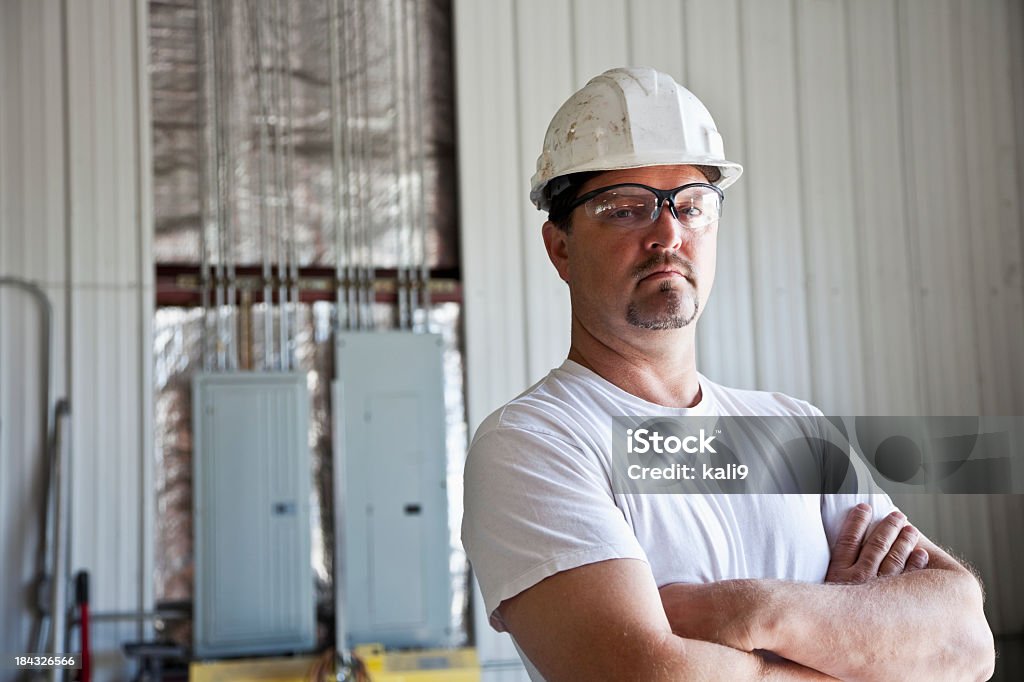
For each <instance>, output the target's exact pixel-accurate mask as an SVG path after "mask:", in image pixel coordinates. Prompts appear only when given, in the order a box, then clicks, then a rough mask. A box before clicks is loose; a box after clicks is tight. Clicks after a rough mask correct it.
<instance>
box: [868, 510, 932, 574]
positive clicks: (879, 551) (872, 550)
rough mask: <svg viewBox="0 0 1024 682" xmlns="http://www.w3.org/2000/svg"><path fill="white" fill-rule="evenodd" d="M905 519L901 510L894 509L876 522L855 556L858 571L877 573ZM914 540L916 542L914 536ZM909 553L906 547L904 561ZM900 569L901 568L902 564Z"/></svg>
mask: <svg viewBox="0 0 1024 682" xmlns="http://www.w3.org/2000/svg"><path fill="white" fill-rule="evenodd" d="M906 521H907V517H906V516H904V515H903V512H898V511H894V512H892V513H891V514H889V515H888V516H886V517H885V518H884V519H882V520H881V521H879V522H878V525H877V526H875V529H874V530H873V531H871V534H870V535H868V537H867V539H866V540H864V545H863V546H862V547H861V550H860V556H859V557H858V558H857V569H858V570H859V571H860V572H862V573H864V574H866V575H869V576H876V575H878V573H879V569H880V568H881V566H882V561H883V560H884V559H885V557H886V556H887V555H888V554H889V550H890V549H891V548H892V546H893V543H894V542H896V539H897V538H898V537H899V535H900V533H901V531H902V530H903V527H904V526H905V525H906ZM914 542H915V543H916V542H917V540H916V538H915V540H914ZM911 548H913V545H911ZM909 554H910V550H909V549H908V550H907V553H906V555H904V561H905V560H906V557H907V556H908V555H909ZM901 564H902V562H901ZM900 569H901V570H902V565H901V566H900ZM897 572H898V571H897Z"/></svg>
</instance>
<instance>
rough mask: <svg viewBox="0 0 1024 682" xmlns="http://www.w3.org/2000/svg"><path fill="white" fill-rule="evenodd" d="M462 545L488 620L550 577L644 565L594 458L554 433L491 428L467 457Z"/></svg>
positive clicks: (497, 621) (495, 623) (494, 621)
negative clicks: (619, 563) (601, 564)
mask: <svg viewBox="0 0 1024 682" xmlns="http://www.w3.org/2000/svg"><path fill="white" fill-rule="evenodd" d="M464 494H465V499H464V512H463V520H462V542H463V545H464V546H465V548H466V553H467V555H468V556H469V560H470V563H471V564H472V566H473V571H474V573H475V574H476V577H477V580H478V581H479V583H480V589H481V592H482V593H483V596H484V606H485V608H486V610H487V613H488V615H489V616H490V623H491V625H492V627H494V628H495V629H496V630H498V631H503V630H504V629H505V628H504V625H503V623H502V622H501V617H500V614H498V613H497V611H496V609H497V608H498V605H499V604H501V602H502V601H503V600H505V599H509V598H510V597H514V596H515V595H517V594H519V593H520V592H522V591H524V590H526V589H528V588H530V587H532V586H533V585H536V584H537V583H539V582H540V581H541V580H543V579H544V578H547V577H549V576H551V575H554V574H555V573H559V572H561V571H565V570H568V569H571V568H576V567H578V566H583V565H586V564H590V563H594V562H597V561H605V560H608V559H640V560H643V561H647V556H646V555H645V553H644V551H643V549H642V548H641V547H640V544H639V542H638V541H637V539H636V536H635V535H634V534H633V530H632V528H631V527H630V525H629V523H627V521H626V519H625V517H624V516H623V513H622V511H621V510H620V509H619V508H618V507H617V506H616V505H615V500H614V497H613V495H612V491H611V484H610V481H609V479H608V476H607V474H606V473H605V471H604V468H603V467H602V465H601V462H600V461H599V460H598V459H597V457H596V455H594V454H591V453H587V452H584V450H583V449H582V448H581V447H580V446H579V445H578V444H576V443H574V442H571V441H568V440H564V439H562V438H560V437H558V436H557V435H554V434H550V433H546V432H537V431H530V430H525V429H520V428H496V429H493V430H491V431H489V432H487V433H485V434H483V435H482V436H480V437H478V438H477V439H476V441H475V442H474V443H473V446H472V448H471V449H470V452H469V455H468V456H467V458H466V472H465V490H464Z"/></svg>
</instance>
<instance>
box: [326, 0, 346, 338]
mask: <svg viewBox="0 0 1024 682" xmlns="http://www.w3.org/2000/svg"><path fill="white" fill-rule="evenodd" d="M338 1H339V0H329V4H328V12H329V20H328V27H327V32H328V33H327V38H328V41H327V42H328V45H329V47H330V54H331V56H330V65H329V66H330V80H331V178H332V180H333V181H332V182H331V209H332V211H331V212H332V215H331V223H332V225H333V226H334V296H335V303H334V305H335V325H336V327H335V328H336V329H341V327H342V310H343V307H344V295H343V290H342V289H343V284H342V276H343V275H342V264H341V243H342V242H341V223H342V216H341V135H342V132H341V83H340V82H339V80H340V78H341V65H340V64H339V61H340V60H341V52H340V50H339V49H338V30H339V23H340V21H339V17H338ZM346 318H347V315H346Z"/></svg>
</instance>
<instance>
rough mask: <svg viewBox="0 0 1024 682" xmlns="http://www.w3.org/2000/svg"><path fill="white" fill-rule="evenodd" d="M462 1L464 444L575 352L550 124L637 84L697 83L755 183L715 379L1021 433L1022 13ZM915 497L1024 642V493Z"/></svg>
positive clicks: (742, 1)
mask: <svg viewBox="0 0 1024 682" xmlns="http://www.w3.org/2000/svg"><path fill="white" fill-rule="evenodd" d="M454 5H455V42H456V60H455V63H456V70H457V73H456V76H457V95H458V116H459V126H460V128H459V153H460V157H459V160H460V164H461V165H460V170H461V173H460V197H461V202H462V204H461V210H462V218H461V224H462V253H463V262H464V264H465V266H464V270H463V273H464V277H465V281H464V285H465V290H466V292H467V298H466V311H465V315H466V318H465V319H466V347H467V381H468V386H467V388H468V394H469V395H468V405H467V406H468V411H469V421H470V427H471V429H475V428H476V426H477V425H478V424H479V423H480V421H481V420H482V419H483V418H484V417H486V416H487V414H488V413H489V412H491V411H492V410H494V409H496V408H497V407H499V406H500V405H501V404H502V403H503V402H505V401H506V400H508V399H509V398H511V397H512V396H514V395H515V394H517V393H518V392H520V391H522V390H523V389H524V388H526V387H527V386H528V385H529V384H531V383H532V382H534V381H537V380H538V379H540V378H541V377H542V376H543V375H544V374H545V373H546V372H547V370H548V369H549V368H550V367H553V366H555V365H557V364H559V363H560V362H561V361H562V359H563V358H564V357H565V353H566V351H567V349H568V345H569V315H568V309H569V308H568V295H567V290H566V288H565V286H564V284H562V283H561V282H560V281H559V280H558V279H557V277H556V275H555V273H554V271H553V269H552V268H551V266H550V265H549V264H548V262H547V257H546V255H545V254H544V251H543V248H542V246H541V239H540V226H541V224H542V223H543V219H544V217H543V214H541V213H538V212H536V211H535V210H534V209H533V207H532V206H531V205H530V204H529V202H528V200H527V192H528V183H529V178H530V175H531V174H532V173H533V170H534V162H535V159H536V157H537V155H538V154H539V153H540V147H541V143H542V140H543V135H544V130H545V127H546V125H547V122H548V120H550V117H551V115H552V114H553V113H554V111H555V109H556V108H557V107H558V106H559V105H560V104H561V103H562V101H564V100H565V98H566V97H567V96H568V95H569V94H570V93H571V91H572V90H574V89H575V88H577V87H579V86H582V85H583V84H584V83H585V82H586V81H587V80H588V79H589V78H590V77H592V76H594V75H596V74H597V73H599V72H600V71H602V70H604V69H606V68H609V67H612V66H621V65H624V64H635V65H649V66H656V67H658V68H660V69H662V70H665V71H668V72H669V73H671V74H673V75H674V76H675V77H676V78H677V79H678V80H680V82H682V83H683V84H685V85H687V86H688V87H690V88H691V89H692V90H693V91H694V92H695V93H696V94H697V95H698V96H699V97H701V98H702V99H703V100H704V101H705V103H707V104H708V107H709V108H710V109H711V111H712V114H713V115H714V116H715V118H716V122H717V123H718V125H719V129H720V131H721V132H722V135H723V137H724V139H725V146H726V154H727V156H728V158H730V159H732V160H736V161H739V162H741V163H743V164H744V166H745V169H746V172H745V174H744V176H743V178H742V179H741V180H740V181H739V183H737V184H736V185H734V186H733V187H731V188H730V189H729V190H728V192H727V195H728V197H727V201H726V203H725V213H724V217H723V221H722V228H721V233H720V247H719V264H718V273H717V281H716V283H715V291H714V294H713V295H712V297H711V300H710V303H709V307H708V312H707V314H706V315H705V316H704V317H703V318H702V322H701V325H700V327H699V330H698V357H699V362H698V365H699V367H700V368H701V370H702V371H703V372H705V373H706V374H708V375H709V376H711V377H712V378H715V379H717V380H719V381H721V382H723V383H726V384H731V385H737V386H743V387H751V388H764V389H772V390H781V391H785V392H789V393H792V394H795V395H797V396H799V397H803V398H806V399H809V400H811V401H812V402H815V403H816V404H818V405H819V406H821V407H822V408H823V409H824V410H825V411H826V412H829V411H832V412H836V413H860V414H939V415H941V414H1017V415H1019V414H1022V413H1024V344H1022V339H1024V274H1022V273H1024V267H1022V263H1024V222H1022V214H1021V195H1022V193H1024V154H1022V144H1024V47H1022V43H1024V41H1021V39H1020V37H1021V35H1024V10H1022V3H1021V2H1020V1H1019V0H981V1H979V2H975V1H974V0H856V1H852V0H757V1H754V0H685V1H683V2H667V1H662V0H601V1H600V2H597V1H594V2H583V1H581V0H576V1H572V0H561V1H558V2H538V1H537V0H501V1H495V2H477V1H476V0H455V2H454ZM511 235H518V236H519V237H521V240H519V241H516V242H515V248H514V249H506V248H504V245H505V244H506V243H507V242H508V241H509V240H510V239H511ZM510 297H514V300H515V303H517V304H521V305H523V306H525V308H519V307H516V308H514V309H510V307H509V306H508V305H507V302H508V301H509V299H510ZM899 502H900V503H901V504H903V505H904V506H905V507H906V508H907V509H908V510H910V512H911V516H912V518H913V519H914V520H915V522H916V523H917V524H918V525H920V526H921V528H922V529H923V530H925V532H926V533H930V534H931V535H932V536H934V537H935V538H936V539H937V540H938V541H939V542H942V543H944V544H947V545H950V546H952V547H953V548H954V550H956V551H957V552H959V553H961V554H964V555H966V556H967V557H968V558H969V559H970V560H971V561H972V562H974V563H975V564H976V565H977V566H978V567H979V569H980V570H981V573H982V575H983V577H984V578H985V579H986V582H987V584H988V586H989V591H990V595H991V598H990V600H989V605H988V608H989V615H990V618H991V620H992V624H993V626H994V628H995V629H996V631H997V632H1020V631H1021V629H1022V628H1024V587H1022V586H1021V584H1020V583H1019V578H1017V577H1015V576H1014V575H1013V574H1012V569H1011V568H1009V567H1012V566H1019V565H1021V563H1022V561H1024V549H1022V548H1021V547H1020V543H1017V542H1015V541H1014V536H1013V535H1012V534H1013V532H1014V530H1013V529H1014V528H1016V527H1019V525H1020V524H1021V522H1022V521H1024V504H1022V501H1021V498H1020V496H1015V497H1014V496H1007V497H998V496H992V497H989V498H975V499H970V498H967V497H960V498H958V497H952V496H945V497H942V498H935V499H933V498H929V497H919V498H916V499H901V500H899ZM979 529H980V532H979ZM1015 581H1016V582H1015ZM484 629H486V628H484ZM505 651H506V652H508V651H511V649H505ZM513 655H514V654H513Z"/></svg>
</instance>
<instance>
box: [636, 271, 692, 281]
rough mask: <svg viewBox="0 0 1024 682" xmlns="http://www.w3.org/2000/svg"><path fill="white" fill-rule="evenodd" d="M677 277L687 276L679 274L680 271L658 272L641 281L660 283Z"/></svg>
mask: <svg viewBox="0 0 1024 682" xmlns="http://www.w3.org/2000/svg"><path fill="white" fill-rule="evenodd" d="M676 277H682V278H685V277H686V276H685V275H684V274H683V273H681V272H679V271H678V270H656V271H654V272H652V273H651V274H649V275H647V276H646V277H644V278H643V279H641V280H640V281H641V282H644V281H658V280H665V279H675V278H676Z"/></svg>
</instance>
